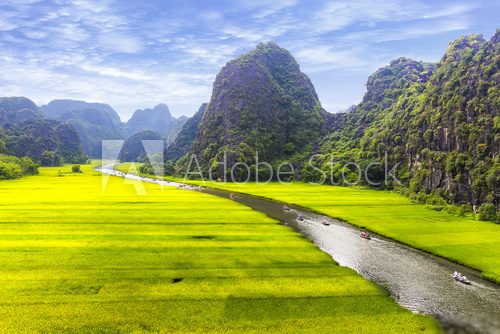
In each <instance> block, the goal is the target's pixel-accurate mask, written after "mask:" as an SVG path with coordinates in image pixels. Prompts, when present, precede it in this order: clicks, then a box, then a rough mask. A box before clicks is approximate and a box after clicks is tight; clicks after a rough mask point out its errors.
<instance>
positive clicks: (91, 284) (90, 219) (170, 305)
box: [0, 166, 436, 333]
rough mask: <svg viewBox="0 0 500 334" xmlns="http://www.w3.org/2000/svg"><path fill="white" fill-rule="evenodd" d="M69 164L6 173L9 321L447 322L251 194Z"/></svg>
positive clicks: (186, 326) (307, 327) (35, 324)
mask: <svg viewBox="0 0 500 334" xmlns="http://www.w3.org/2000/svg"><path fill="white" fill-rule="evenodd" d="M70 169H71V167H70V166H64V167H56V168H41V169H40V175H38V176H31V177H26V178H23V179H20V180H15V181H2V182H0V197H1V198H2V202H1V204H0V206H1V208H0V234H1V240H2V241H1V243H0V296H1V303H0V332H2V333H16V332H23V333H24V332H51V333H54V332H56V333H57V332H61V333H62V332H71V333H75V332H78V333H88V332H100V333H117V332H165V333H170V332H190V333H192V332H245V333H251V332H288V333H290V332H303V333H306V332H309V333H332V332H338V333H360V332H365V333H402V332H404V333H412V332H413V333H415V332H424V331H425V332H433V331H436V327H435V326H436V325H435V322H434V321H433V320H432V319H430V318H429V317H426V316H422V315H416V314H412V313H411V312H409V311H407V310H405V309H403V308H402V307H400V306H399V305H397V304H396V303H395V302H394V301H392V299H391V298H390V297H389V296H387V295H386V293H385V292H384V291H382V290H381V289H379V288H378V287H377V286H376V285H375V284H373V283H371V282H369V281H366V280H364V279H363V278H362V277H361V276H359V275H358V274H357V273H355V272H354V271H352V270H350V269H348V268H345V267H340V266H338V265H337V264H335V262H334V261H333V260H332V259H331V258H330V257H329V256H328V255H326V254H324V253H322V252H321V251H320V250H318V249H317V248H316V247H315V246H314V245H313V244H312V243H310V242H309V241H307V240H305V239H304V238H302V237H301V236H300V235H299V234H297V233H295V232H293V231H292V230H291V229H289V228H287V227H285V226H283V225H280V224H278V223H277V222H276V221H274V220H272V219H270V218H268V217H266V216H265V215H263V214H261V213H258V212H256V211H253V210H251V209H249V208H247V207H245V206H243V205H240V204H238V203H234V202H232V201H229V200H225V199H221V198H217V197H214V196H210V195H207V194H202V193H197V192H191V191H183V190H178V189H175V188H169V187H166V188H164V189H163V190H162V189H161V188H160V187H159V186H157V185H153V184H140V185H139V184H138V183H137V182H135V181H130V180H124V179H121V178H118V177H110V178H109V179H108V182H107V184H106V188H105V190H104V191H102V189H101V179H102V178H101V175H100V174H99V173H96V172H94V171H93V170H92V166H83V173H81V174H80V173H69V171H70ZM59 171H61V172H62V173H63V174H62V175H63V176H58V174H59ZM124 182H125V183H128V184H124ZM134 182H135V183H134ZM136 187H137V188H136ZM141 187H144V188H143V189H142V188H141ZM136 189H139V190H141V191H142V190H144V193H143V194H142V195H138V194H137V193H136ZM240 190H241V189H240Z"/></svg>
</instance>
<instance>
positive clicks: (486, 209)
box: [478, 203, 500, 224]
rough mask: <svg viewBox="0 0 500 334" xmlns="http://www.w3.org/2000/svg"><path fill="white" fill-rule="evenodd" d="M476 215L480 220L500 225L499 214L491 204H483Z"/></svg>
mask: <svg viewBox="0 0 500 334" xmlns="http://www.w3.org/2000/svg"><path fill="white" fill-rule="evenodd" d="M478 213H479V219H480V220H488V221H493V222H496V223H497V224H498V223H500V219H499V216H500V213H499V212H498V210H497V208H496V206H495V205H493V204H491V203H484V204H483V205H481V206H480V207H479V210H478Z"/></svg>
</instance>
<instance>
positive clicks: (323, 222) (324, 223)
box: [321, 219, 330, 226]
mask: <svg viewBox="0 0 500 334" xmlns="http://www.w3.org/2000/svg"><path fill="white" fill-rule="evenodd" d="M321 224H323V225H325V226H329V225H330V223H329V222H328V220H326V219H323V220H322V221H321Z"/></svg>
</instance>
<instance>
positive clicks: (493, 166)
mask: <svg viewBox="0 0 500 334" xmlns="http://www.w3.org/2000/svg"><path fill="white" fill-rule="evenodd" d="M498 35H499V32H497V33H496V34H495V36H494V37H493V38H492V39H491V40H490V41H485V40H484V39H483V38H482V37H481V36H479V35H470V36H464V37H461V38H458V39H457V40H456V41H454V42H452V43H451V44H450V47H449V48H448V50H447V52H446V54H445V56H444V57H443V59H442V60H441V61H440V62H439V63H438V64H437V65H436V66H433V65H428V64H424V63H419V62H415V61H412V60H408V59H404V58H403V59H397V60H395V61H393V62H391V64H390V65H389V66H386V67H384V68H381V69H380V70H378V71H377V72H375V74H373V75H372V76H371V77H370V78H369V79H368V83H367V93H366V94H365V97H364V98H363V101H362V102H361V103H360V104H359V105H358V106H357V107H356V108H354V110H352V111H351V112H349V113H346V114H343V115H339V116H336V117H337V120H336V125H335V127H334V129H333V130H334V131H333V132H332V133H331V134H330V135H328V136H327V137H326V138H325V139H324V140H323V143H322V149H321V153H322V154H323V155H324V156H325V160H328V159H330V157H331V156H342V157H348V158H349V159H351V160H352V161H356V162H357V163H358V164H360V163H361V162H362V161H363V159H370V160H372V161H378V162H382V161H383V155H384V154H385V153H387V159H388V160H387V161H388V162H389V165H394V164H396V163H399V164H400V166H402V170H401V171H398V175H399V176H401V179H400V180H401V181H402V182H403V183H404V184H405V185H406V186H408V187H410V190H411V191H412V192H415V193H418V192H424V193H431V192H433V191H434V190H437V189H438V190H439V189H446V191H440V192H437V194H438V195H437V196H441V197H443V199H444V200H446V201H448V202H453V203H458V204H465V203H468V204H476V205H477V204H480V203H484V202H487V201H491V202H493V203H494V204H496V205H500V202H499V201H500V197H498V196H494V194H498V191H499V189H498V184H500V171H499V167H498V164H499V162H498V152H499V151H500V134H499V132H498V130H499V128H500V126H499V125H498V124H500V123H499V122H500V120H499V117H500V116H499V114H498V110H500V93H499V89H498V83H497V81H496V76H497V75H498V57H500V52H499V50H500V43H499V40H500V39H499V38H498ZM354 152H356V153H355V154H353V153H354ZM307 178H309V175H307V174H306V179H307ZM381 187H382V186H381ZM443 207H444V206H443Z"/></svg>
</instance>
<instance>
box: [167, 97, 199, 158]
mask: <svg viewBox="0 0 500 334" xmlns="http://www.w3.org/2000/svg"><path fill="white" fill-rule="evenodd" d="M207 106H208V104H207V103H203V104H202V105H201V107H200V109H198V111H197V112H196V113H195V114H194V115H193V116H192V117H191V118H189V119H188V120H186V122H185V124H184V125H183V126H182V129H181V130H180V132H179V134H178V135H177V137H176V138H175V140H174V141H173V142H172V143H171V144H170V145H169V146H168V147H167V149H166V151H165V159H166V160H174V161H175V160H178V159H179V158H181V157H182V156H183V155H184V154H186V153H187V152H188V151H189V149H190V148H191V146H192V145H193V142H194V141H195V139H196V136H197V134H198V126H199V124H200V122H201V119H202V117H203V114H204V113H205V110H206V109H207Z"/></svg>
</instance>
